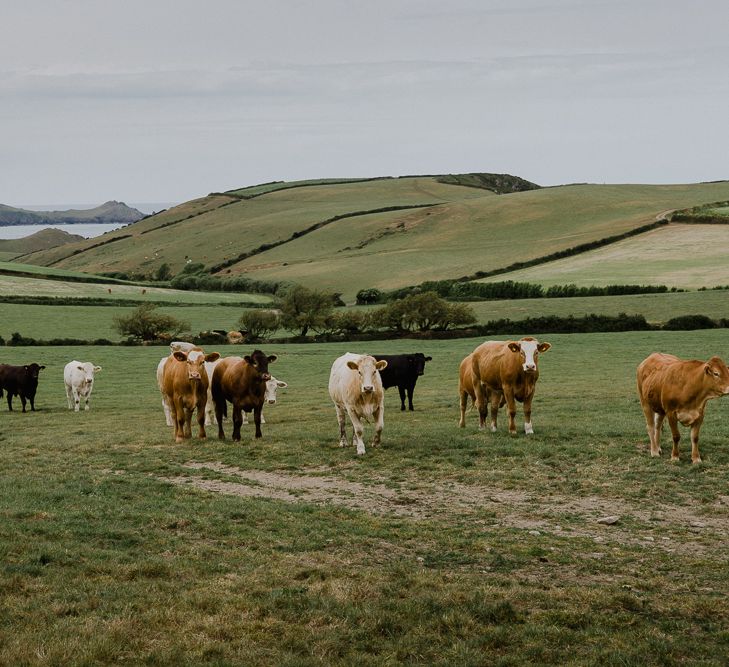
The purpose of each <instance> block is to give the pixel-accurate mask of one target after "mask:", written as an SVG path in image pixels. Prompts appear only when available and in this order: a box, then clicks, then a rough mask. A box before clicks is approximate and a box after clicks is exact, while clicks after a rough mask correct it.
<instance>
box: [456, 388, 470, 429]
mask: <svg viewBox="0 0 729 667" xmlns="http://www.w3.org/2000/svg"><path fill="white" fill-rule="evenodd" d="M459 394H460V395H459V397H458V400H459V403H460V408H461V418H460V419H459V420H458V426H459V427H460V428H466V408H467V407H468V392H467V391H460V392H459Z"/></svg>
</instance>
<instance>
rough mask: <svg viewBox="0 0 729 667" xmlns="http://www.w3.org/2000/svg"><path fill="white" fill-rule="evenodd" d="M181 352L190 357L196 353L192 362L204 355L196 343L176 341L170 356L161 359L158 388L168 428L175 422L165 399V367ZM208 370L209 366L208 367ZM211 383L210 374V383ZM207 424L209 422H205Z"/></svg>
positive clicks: (158, 371) (171, 348) (192, 357)
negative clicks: (163, 384) (173, 355)
mask: <svg viewBox="0 0 729 667" xmlns="http://www.w3.org/2000/svg"><path fill="white" fill-rule="evenodd" d="M178 350H179V351H180V352H186V353H187V354H188V355H189V353H190V352H193V351H194V354H193V355H192V356H191V357H190V358H191V360H194V359H195V357H196V356H198V355H204V354H205V353H204V352H203V349H202V348H201V347H199V346H198V345H195V343H188V342H187V341H182V340H175V341H172V342H171V343H170V355H169V356H167V357H162V359H160V362H159V363H158V364H157V386H158V387H159V390H160V392H161V394H162V409H163V410H164V413H165V422H166V423H167V426H174V425H175V422H174V421H173V419H172V412H171V410H170V405H169V403H168V402H167V398H166V397H165V392H164V389H163V388H162V379H163V376H164V367H165V364H166V363H167V360H168V359H169V358H170V356H172V354H174V353H175V352H177V351H178ZM206 368H207V366H206ZM209 381H210V374H209V373H208V382H209ZM205 423H206V424H207V422H205Z"/></svg>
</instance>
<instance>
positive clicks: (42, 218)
mask: <svg viewBox="0 0 729 667" xmlns="http://www.w3.org/2000/svg"><path fill="white" fill-rule="evenodd" d="M143 217H145V214H144V213H142V212H141V211H139V210H138V209H136V208H132V207H130V206H127V205H126V204H125V203H124V202H118V201H108V202H105V203H104V204H102V205H101V206H96V207H94V208H88V209H68V210H64V211H31V210H28V209H23V208H15V207H13V206H7V205H4V204H0V227H9V226H16V225H42V226H47V225H55V224H58V225H60V224H63V225H77V224H120V225H125V224H129V223H132V222H137V221H138V220H141V219H142V218H143Z"/></svg>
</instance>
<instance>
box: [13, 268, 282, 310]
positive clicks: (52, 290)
mask: <svg viewBox="0 0 729 667" xmlns="http://www.w3.org/2000/svg"><path fill="white" fill-rule="evenodd" d="M109 290H111V292H109ZM0 295H8V296H13V295H14V296H50V297H59V298H61V297H73V298H82V297H83V298H96V299H105V300H108V301H109V303H110V304H113V302H114V301H117V300H119V299H134V300H137V301H150V302H155V301H173V302H179V303H200V304H218V303H230V304H235V303H270V302H271V301H272V299H271V297H270V296H268V295H266V294H249V293H242V292H191V291H185V290H175V289H168V288H165V287H139V286H137V285H122V284H112V283H110V284H104V283H79V282H65V281H63V280H46V279H43V278H24V277H19V276H5V275H0Z"/></svg>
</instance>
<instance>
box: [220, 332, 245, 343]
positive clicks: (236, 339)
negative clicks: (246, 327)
mask: <svg viewBox="0 0 729 667" xmlns="http://www.w3.org/2000/svg"><path fill="white" fill-rule="evenodd" d="M225 338H226V340H227V341H228V345H240V344H241V343H243V341H244V340H245V335H244V334H243V332H242V331H229V332H228V333H227V334H225Z"/></svg>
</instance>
